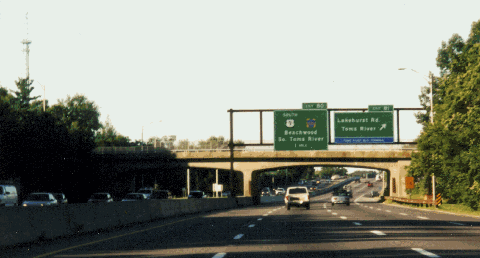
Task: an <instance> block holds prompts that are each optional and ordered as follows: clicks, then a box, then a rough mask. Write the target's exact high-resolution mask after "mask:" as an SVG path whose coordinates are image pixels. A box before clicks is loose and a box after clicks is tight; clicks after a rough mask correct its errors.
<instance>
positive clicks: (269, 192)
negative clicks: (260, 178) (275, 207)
mask: <svg viewBox="0 0 480 258" xmlns="http://www.w3.org/2000/svg"><path fill="white" fill-rule="evenodd" d="M271 195H272V190H270V187H264V188H262V196H271Z"/></svg>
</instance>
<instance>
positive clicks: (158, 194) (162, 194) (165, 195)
mask: <svg viewBox="0 0 480 258" xmlns="http://www.w3.org/2000/svg"><path fill="white" fill-rule="evenodd" d="M149 199H151V200H158V199H172V193H171V192H170V191H168V190H158V191H155V192H153V193H152V195H150V198H149Z"/></svg>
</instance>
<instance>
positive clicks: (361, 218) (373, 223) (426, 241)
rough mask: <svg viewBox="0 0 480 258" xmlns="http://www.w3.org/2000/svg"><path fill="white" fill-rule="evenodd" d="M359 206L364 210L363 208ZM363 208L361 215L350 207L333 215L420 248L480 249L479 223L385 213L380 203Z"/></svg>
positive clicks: (336, 211) (386, 211)
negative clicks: (455, 223) (463, 223)
mask: <svg viewBox="0 0 480 258" xmlns="http://www.w3.org/2000/svg"><path fill="white" fill-rule="evenodd" d="M355 206H357V207H358V208H362V207H361V205H355ZM363 206H364V207H363V208H365V209H363V210H362V211H360V212H358V213H352V211H357V209H348V208H341V209H339V210H333V209H332V212H335V213H338V216H343V217H344V218H348V220H353V223H354V224H356V225H358V226H359V227H370V228H375V230H376V231H379V232H381V233H383V234H385V235H386V236H395V238H396V239H397V240H402V241H413V242H415V243H416V247H417V248H418V247H422V248H429V249H432V248H433V249H436V250H445V251H449V250H450V251H452V250H457V251H458V250H475V252H476V251H478V249H479V248H480V243H479V241H478V239H479V236H480V231H479V227H478V226H479V223H475V225H474V226H472V227H466V226H463V227H459V226H457V225H452V224H451V223H449V221H448V220H450V219H451V218H449V219H448V220H446V221H445V220H442V219H443V218H441V217H439V218H437V219H439V220H429V219H426V217H420V218H418V217H417V216H411V215H412V214H408V213H403V212H398V213H397V212H392V211H390V210H382V209H381V207H382V206H381V205H378V204H372V205H363ZM388 211H390V212H388ZM349 212H350V213H349ZM405 214H406V215H405ZM382 218H384V219H383V220H382ZM445 247H448V248H445Z"/></svg>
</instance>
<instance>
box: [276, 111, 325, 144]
mask: <svg viewBox="0 0 480 258" xmlns="http://www.w3.org/2000/svg"><path fill="white" fill-rule="evenodd" d="M273 117H274V118H273V120H274V126H273V127H274V141H273V146H274V150H327V149H328V115H327V110H326V109H325V110H277V111H274V112H273Z"/></svg>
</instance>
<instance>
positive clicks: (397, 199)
mask: <svg viewBox="0 0 480 258" xmlns="http://www.w3.org/2000/svg"><path fill="white" fill-rule="evenodd" d="M384 198H385V200H391V201H394V202H400V203H409V204H418V205H424V204H425V205H432V206H433V205H435V206H438V205H440V204H442V195H441V194H437V198H436V199H435V200H433V198H429V199H427V200H422V199H409V198H400V197H392V196H385V197H384Z"/></svg>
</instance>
